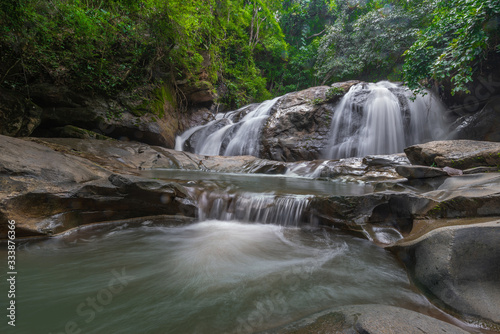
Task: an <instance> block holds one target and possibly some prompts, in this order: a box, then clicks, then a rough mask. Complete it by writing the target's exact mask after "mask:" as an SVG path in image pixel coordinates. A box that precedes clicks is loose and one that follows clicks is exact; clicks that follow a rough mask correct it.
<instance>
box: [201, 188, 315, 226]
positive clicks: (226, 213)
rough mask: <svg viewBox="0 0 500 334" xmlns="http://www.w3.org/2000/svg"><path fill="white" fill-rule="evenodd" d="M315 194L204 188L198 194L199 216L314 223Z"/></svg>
mask: <svg viewBox="0 0 500 334" xmlns="http://www.w3.org/2000/svg"><path fill="white" fill-rule="evenodd" d="M310 199H311V196H305V195H295V196H290V195H288V196H277V195H274V194H265V193H264V194H256V193H232V194H228V193H217V192H212V191H203V192H201V193H200V194H199V196H198V219H199V220H201V221H204V220H209V219H217V220H224V221H241V222H258V223H263V224H275V225H283V226H298V225H299V224H300V223H311V222H312V218H311V217H309V216H308V215H307V214H306V212H307V209H308V207H309V202H310Z"/></svg>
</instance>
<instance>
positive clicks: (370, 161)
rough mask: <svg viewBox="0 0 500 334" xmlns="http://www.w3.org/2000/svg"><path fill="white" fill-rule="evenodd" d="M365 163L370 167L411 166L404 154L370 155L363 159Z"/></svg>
mask: <svg viewBox="0 0 500 334" xmlns="http://www.w3.org/2000/svg"><path fill="white" fill-rule="evenodd" d="M363 163H364V164H365V165H367V166H369V167H374V166H382V167H387V166H399V165H409V164H410V161H409V160H408V158H407V157H406V155H405V154H404V153H399V154H390V155H368V156H366V157H364V158H363Z"/></svg>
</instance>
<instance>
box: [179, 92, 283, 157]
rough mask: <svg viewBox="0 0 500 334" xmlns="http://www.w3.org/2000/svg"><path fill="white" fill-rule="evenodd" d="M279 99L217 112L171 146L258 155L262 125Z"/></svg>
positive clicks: (200, 151) (225, 153) (208, 153)
mask: <svg viewBox="0 0 500 334" xmlns="http://www.w3.org/2000/svg"><path fill="white" fill-rule="evenodd" d="M279 99H280V97H277V98H275V99H273V100H268V101H265V102H262V103H260V104H256V105H250V106H246V107H243V108H241V109H238V110H236V111H232V112H228V113H225V114H224V113H218V114H217V115H216V117H215V120H213V121H211V122H209V123H207V124H205V125H202V126H197V127H194V128H191V129H189V130H187V131H186V132H184V133H183V134H182V135H180V136H178V137H177V138H176V143H175V149H176V150H179V151H191V152H193V153H197V154H203V155H228V156H229V155H253V156H259V143H260V133H261V130H262V126H263V124H264V122H265V121H266V120H267V119H268V117H269V115H270V114H271V109H272V107H273V106H274V105H275V103H276V102H277V101H278V100H279Z"/></svg>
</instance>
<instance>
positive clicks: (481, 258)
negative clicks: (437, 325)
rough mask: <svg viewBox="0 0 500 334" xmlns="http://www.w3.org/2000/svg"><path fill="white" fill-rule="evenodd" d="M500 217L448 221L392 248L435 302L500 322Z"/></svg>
mask: <svg viewBox="0 0 500 334" xmlns="http://www.w3.org/2000/svg"><path fill="white" fill-rule="evenodd" d="M499 238H500V221H499V220H495V221H491V222H487V223H479V224H469V225H456V226H446V227H441V228H437V229H434V230H432V231H430V232H428V233H425V234H424V235H423V236H421V237H419V238H417V239H415V240H412V241H404V240H403V241H401V242H399V243H397V244H396V246H394V247H392V250H393V251H394V252H395V253H396V254H397V255H398V256H399V257H400V259H401V260H402V261H403V262H404V263H405V266H406V267H407V268H408V270H409V272H410V275H411V277H412V279H413V280H414V282H415V283H416V284H417V285H418V286H419V287H420V288H421V289H422V291H424V292H425V293H426V294H427V295H428V296H429V297H430V298H431V300H432V301H433V303H434V304H436V305H438V306H440V307H441V308H443V309H445V310H448V311H451V312H453V313H455V314H458V315H460V316H461V317H463V318H464V319H465V320H468V321H480V322H481V323H482V324H483V325H484V324H486V325H490V326H492V327H495V326H497V328H498V325H500V267H499V266H498V263H499V261H500V247H499V244H498V240H499Z"/></svg>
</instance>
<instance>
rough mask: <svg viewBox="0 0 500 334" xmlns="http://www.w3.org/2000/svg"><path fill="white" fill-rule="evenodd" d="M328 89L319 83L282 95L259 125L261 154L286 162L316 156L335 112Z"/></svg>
mask: <svg viewBox="0 0 500 334" xmlns="http://www.w3.org/2000/svg"><path fill="white" fill-rule="evenodd" d="M353 84H354V83H353ZM328 90H329V87H328V86H319V87H313V88H309V89H306V90H303V91H299V92H294V93H289V94H287V95H285V96H284V97H283V98H282V99H281V100H280V101H279V102H278V103H277V105H276V111H275V112H274V113H273V114H272V115H271V116H270V117H269V119H268V120H267V122H266V124H265V125H264V128H263V129H262V135H261V138H262V139H261V141H262V150H261V157H263V158H265V159H271V160H277V161H288V162H290V161H302V160H315V159H319V158H320V157H321V154H322V152H323V150H324V148H325V146H326V145H327V142H328V139H329V129H330V122H331V118H332V115H333V112H334V103H327V101H326V100H325V99H326V92H327V91H328ZM342 96H343V94H341V95H339V99H340V98H341V97H342ZM319 102H321V103H319Z"/></svg>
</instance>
